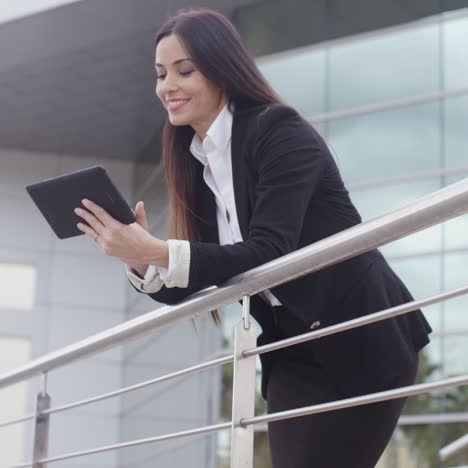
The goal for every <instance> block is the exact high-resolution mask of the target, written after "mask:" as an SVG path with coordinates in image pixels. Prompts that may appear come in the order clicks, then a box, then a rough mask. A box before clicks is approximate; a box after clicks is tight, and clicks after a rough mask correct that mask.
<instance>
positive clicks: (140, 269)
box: [120, 201, 149, 278]
mask: <svg viewBox="0 0 468 468" xmlns="http://www.w3.org/2000/svg"><path fill="white" fill-rule="evenodd" d="M133 213H134V214H135V218H136V220H135V222H136V223H137V224H139V225H140V226H141V227H142V228H143V229H145V230H146V231H148V229H149V227H148V219H147V218H146V212H145V205H144V203H143V202H142V201H139V202H138V203H137V204H136V205H135V211H134V212H133ZM120 260H122V262H124V263H125V264H126V265H127V266H128V267H129V268H130V269H132V270H135V271H136V272H137V273H138V274H139V275H140V276H141V277H142V278H144V277H145V274H146V271H147V270H148V267H149V265H144V264H138V263H129V262H127V261H126V260H125V259H124V258H121V259H120Z"/></svg>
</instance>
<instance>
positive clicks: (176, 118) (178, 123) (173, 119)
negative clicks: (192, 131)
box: [169, 113, 190, 127]
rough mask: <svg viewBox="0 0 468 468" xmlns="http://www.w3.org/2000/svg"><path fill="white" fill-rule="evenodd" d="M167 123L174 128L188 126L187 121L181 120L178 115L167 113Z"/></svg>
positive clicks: (185, 119)
mask: <svg viewBox="0 0 468 468" xmlns="http://www.w3.org/2000/svg"><path fill="white" fill-rule="evenodd" d="M169 122H170V123H171V124H172V125H174V126H176V127H178V126H181V125H189V124H190V123H189V119H187V118H183V117H182V116H179V115H172V114H170V113H169Z"/></svg>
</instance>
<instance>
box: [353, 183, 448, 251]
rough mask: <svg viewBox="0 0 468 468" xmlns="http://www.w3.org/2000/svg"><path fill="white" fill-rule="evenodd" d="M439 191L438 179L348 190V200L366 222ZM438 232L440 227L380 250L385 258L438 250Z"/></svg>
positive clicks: (413, 235)
mask: <svg viewBox="0 0 468 468" xmlns="http://www.w3.org/2000/svg"><path fill="white" fill-rule="evenodd" d="M439 188H440V183H439V178H435V179H419V180H413V181H408V182H400V183H398V184H387V185H381V186H371V187H369V188H367V189H355V190H351V200H352V201H353V203H354V204H355V205H356V208H357V209H358V210H359V212H360V213H361V216H362V219H363V221H368V220H370V219H373V218H376V217H378V216H381V215H384V214H387V213H390V212H392V211H394V210H396V209H398V208H402V207H404V206H406V205H409V204H410V203H412V202H414V201H416V200H418V199H419V198H422V197H423V196H425V195H428V194H430V193H431V192H434V191H436V190H438V189H439ZM441 232H442V228H441V227H440V226H433V227H430V228H428V229H425V230H423V231H419V232H417V233H415V234H412V235H410V236H407V237H404V238H402V239H400V240H397V241H394V242H392V243H390V244H387V245H386V246H384V247H382V248H381V250H382V252H384V253H385V254H388V255H413V254H418V253H422V252H424V253H425V252H432V251H437V250H439V249H440V247H441Z"/></svg>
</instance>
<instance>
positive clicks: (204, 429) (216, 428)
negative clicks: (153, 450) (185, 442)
mask: <svg viewBox="0 0 468 468" xmlns="http://www.w3.org/2000/svg"><path fill="white" fill-rule="evenodd" d="M231 426H232V423H231V422H227V423H221V424H214V425H212V426H204V427H199V428H196V429H189V430H187V431H180V432H173V433H172V434H165V435H161V436H156V437H147V438H145V439H138V440H132V441H129V442H123V443H120V444H114V445H106V446H104V447H98V448H94V449H89V450H82V451H80V452H72V453H66V454H64V455H57V456H55V457H49V458H44V459H42V460H37V461H35V463H36V464H38V465H41V464H46V463H54V462H58V461H62V460H70V459H71V458H78V457H84V456H86V455H95V454H97V453H103V452H109V451H111V450H119V449H123V448H128V447H136V446H138V445H145V444H151V443H153V442H161V441H164V440H172V439H178V438H181V437H188V436H194V435H201V434H208V433H210V432H218V431H224V430H226V429H231ZM32 465H33V463H25V464H21V465H15V466H10V467H8V468H26V467H29V466H32Z"/></svg>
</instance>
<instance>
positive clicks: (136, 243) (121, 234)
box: [74, 199, 163, 264]
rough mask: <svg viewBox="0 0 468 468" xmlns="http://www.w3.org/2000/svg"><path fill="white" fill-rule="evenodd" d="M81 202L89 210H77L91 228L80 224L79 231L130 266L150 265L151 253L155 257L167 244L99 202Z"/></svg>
mask: <svg viewBox="0 0 468 468" xmlns="http://www.w3.org/2000/svg"><path fill="white" fill-rule="evenodd" d="M81 202H82V203H83V205H84V206H85V208H86V209H87V210H89V211H87V210H84V209H82V208H75V210H74V211H75V214H76V215H78V216H80V217H81V218H83V219H84V220H85V221H86V222H87V223H88V224H89V226H87V225H86V224H83V223H79V224H78V229H79V230H80V231H82V232H84V233H85V234H86V235H87V236H88V237H90V238H91V239H93V240H94V241H95V242H96V244H97V245H98V246H99V247H100V248H101V249H102V251H103V252H104V253H105V254H106V255H109V256H112V257H118V258H120V259H121V260H122V261H124V262H125V263H127V264H128V263H135V264H145V263H148V261H147V260H148V255H150V254H151V256H152V258H154V257H155V256H157V255H155V254H156V251H155V250H156V249H157V248H158V246H160V247H161V245H160V244H161V243H163V241H161V240H160V239H157V238H156V237H154V236H152V235H151V234H150V233H149V232H148V231H147V230H145V229H144V228H143V227H142V226H140V225H139V224H138V223H136V222H135V223H132V224H123V223H121V222H119V221H117V220H116V219H115V218H113V217H112V216H111V215H110V214H109V213H107V212H106V211H105V210H104V209H103V208H101V207H100V206H98V205H96V203H93V202H92V201H90V200H86V199H84V200H82V201H81Z"/></svg>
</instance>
